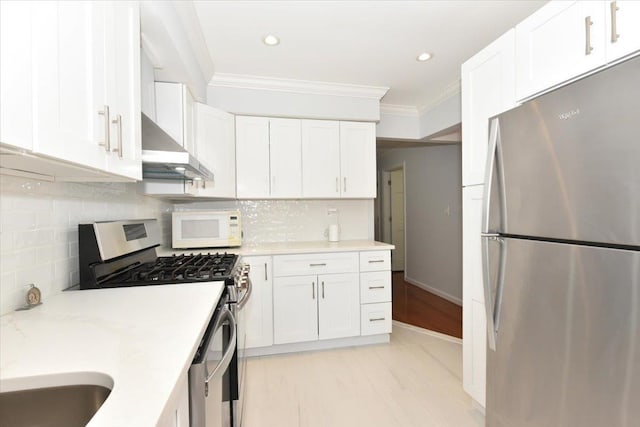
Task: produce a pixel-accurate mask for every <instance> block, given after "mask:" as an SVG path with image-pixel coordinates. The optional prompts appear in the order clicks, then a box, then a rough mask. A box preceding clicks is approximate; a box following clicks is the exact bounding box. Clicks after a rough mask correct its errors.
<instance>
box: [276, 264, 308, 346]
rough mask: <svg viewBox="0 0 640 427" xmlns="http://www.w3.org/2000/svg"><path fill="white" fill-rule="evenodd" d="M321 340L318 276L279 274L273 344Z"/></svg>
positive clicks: (277, 278)
mask: <svg viewBox="0 0 640 427" xmlns="http://www.w3.org/2000/svg"><path fill="white" fill-rule="evenodd" d="M317 339H318V276H315V275H312V276H292V277H276V278H275V279H274V282H273V343H274V344H287V343H295V342H304V341H314V340H317Z"/></svg>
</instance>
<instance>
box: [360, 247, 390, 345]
mask: <svg viewBox="0 0 640 427" xmlns="http://www.w3.org/2000/svg"><path fill="white" fill-rule="evenodd" d="M391 294H392V292H391V251H386V250H385V251H367V252H360V302H361V303H362V305H361V306H360V334H361V335H363V336H365V335H377V334H390V333H391V328H392V326H391V322H392V315H391Z"/></svg>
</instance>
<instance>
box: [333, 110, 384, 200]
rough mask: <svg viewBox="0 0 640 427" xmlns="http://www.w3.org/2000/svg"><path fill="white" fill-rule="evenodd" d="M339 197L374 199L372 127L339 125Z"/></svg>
mask: <svg viewBox="0 0 640 427" xmlns="http://www.w3.org/2000/svg"><path fill="white" fill-rule="evenodd" d="M340 175H341V178H342V179H341V184H342V190H341V196H342V197H347V198H348V197H359V198H371V199H373V198H375V197H376V125H375V123H358V122H340Z"/></svg>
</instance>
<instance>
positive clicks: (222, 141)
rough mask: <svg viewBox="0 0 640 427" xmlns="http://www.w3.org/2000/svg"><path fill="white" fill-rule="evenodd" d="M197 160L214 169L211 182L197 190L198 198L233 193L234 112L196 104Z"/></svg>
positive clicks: (231, 196) (234, 162)
mask: <svg viewBox="0 0 640 427" xmlns="http://www.w3.org/2000/svg"><path fill="white" fill-rule="evenodd" d="M195 115H196V120H195V124H196V132H195V139H196V150H197V151H198V161H200V162H201V163H202V164H204V165H205V166H206V167H207V168H208V169H209V170H211V171H212V172H213V181H208V182H205V183H204V187H200V188H199V190H198V194H197V195H198V196H200V197H228V198H234V197H235V196H236V134H235V119H234V116H233V114H229V113H227V112H225V111H222V110H219V109H217V108H213V107H210V106H209V105H206V104H200V103H196V105H195Z"/></svg>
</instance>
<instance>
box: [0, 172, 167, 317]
mask: <svg viewBox="0 0 640 427" xmlns="http://www.w3.org/2000/svg"><path fill="white" fill-rule="evenodd" d="M170 211H171V205H170V204H169V203H167V202H163V201H160V200H156V199H153V198H150V197H145V196H140V195H137V194H136V192H135V185H134V184H104V183H92V184H84V183H52V182H42V181H35V180H31V179H25V178H16V177H11V176H4V175H3V176H0V315H2V314H5V313H8V312H10V311H13V310H15V309H16V308H18V307H20V306H22V305H24V296H25V292H26V291H27V289H28V284H30V283H34V284H35V285H36V286H38V287H39V288H40V290H41V291H42V297H43V301H44V303H45V304H46V301H47V297H48V296H50V295H53V294H56V293H59V292H61V291H62V290H63V289H66V288H68V287H70V286H73V285H75V284H77V283H78V268H79V265H78V224H79V223H84V222H92V221H100V220H113V219H142V218H159V219H160V226H161V227H162V230H163V231H164V239H165V242H168V240H167V238H168V237H169V233H168V231H169V227H170V216H169V215H170Z"/></svg>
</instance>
